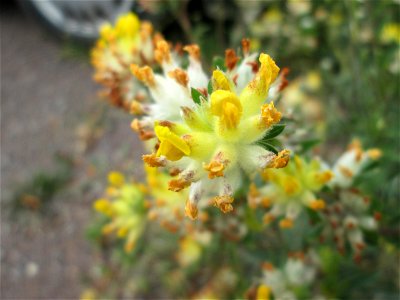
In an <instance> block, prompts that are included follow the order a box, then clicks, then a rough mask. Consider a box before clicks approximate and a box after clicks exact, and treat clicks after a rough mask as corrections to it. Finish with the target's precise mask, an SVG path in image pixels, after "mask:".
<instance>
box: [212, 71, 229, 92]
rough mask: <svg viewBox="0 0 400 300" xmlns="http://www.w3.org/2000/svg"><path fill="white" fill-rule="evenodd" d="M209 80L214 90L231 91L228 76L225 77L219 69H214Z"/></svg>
mask: <svg viewBox="0 0 400 300" xmlns="http://www.w3.org/2000/svg"><path fill="white" fill-rule="evenodd" d="M211 80H212V81H211V82H212V87H213V90H214V91H216V90H225V91H231V86H230V83H229V80H228V78H226V76H225V74H224V73H223V72H222V71H221V70H214V72H213V75H212V79H211Z"/></svg>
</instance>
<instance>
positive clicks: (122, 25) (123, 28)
mask: <svg viewBox="0 0 400 300" xmlns="http://www.w3.org/2000/svg"><path fill="white" fill-rule="evenodd" d="M139 28H140V21H139V18H138V17H137V16H136V15H135V14H133V13H129V14H126V15H124V16H121V17H119V18H118V20H117V23H116V25H115V30H116V32H117V34H118V36H120V37H131V38H132V37H135V35H136V34H137V33H138V32H139Z"/></svg>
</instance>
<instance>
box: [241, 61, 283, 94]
mask: <svg viewBox="0 0 400 300" xmlns="http://www.w3.org/2000/svg"><path fill="white" fill-rule="evenodd" d="M259 60H260V63H261V66H260V69H259V70H258V73H257V74H256V76H255V78H254V79H253V81H251V82H250V83H249V85H248V86H247V88H248V89H250V90H253V91H254V92H255V93H256V94H258V95H261V96H262V97H263V98H264V97H266V96H267V95H268V90H269V87H270V85H271V83H273V82H274V81H275V79H276V77H277V76H278V73H279V67H278V66H277V65H276V64H275V62H274V60H273V59H272V58H271V57H270V56H269V55H268V54H265V53H261V55H260V57H259Z"/></svg>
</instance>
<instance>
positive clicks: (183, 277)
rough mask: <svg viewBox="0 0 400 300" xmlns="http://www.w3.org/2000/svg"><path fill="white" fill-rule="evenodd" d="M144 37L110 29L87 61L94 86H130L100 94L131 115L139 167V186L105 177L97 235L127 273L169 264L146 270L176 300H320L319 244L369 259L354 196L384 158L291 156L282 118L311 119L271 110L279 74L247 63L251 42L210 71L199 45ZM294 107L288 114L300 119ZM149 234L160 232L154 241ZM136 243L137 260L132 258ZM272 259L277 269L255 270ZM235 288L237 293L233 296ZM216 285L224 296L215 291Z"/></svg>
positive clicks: (375, 154)
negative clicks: (122, 256) (117, 252)
mask: <svg viewBox="0 0 400 300" xmlns="http://www.w3.org/2000/svg"><path fill="white" fill-rule="evenodd" d="M290 3H292V2H290ZM292 4H293V3H292ZM304 9H305V10H308V8H307V7H304ZM140 24H142V25H140ZM143 26H144V28H142V27H143ZM140 28H142V29H140ZM149 28H151V26H150V25H148V24H147V25H143V23H140V22H139V21H138V20H137V19H136V17H135V16H133V15H128V16H123V17H121V19H120V20H119V21H117V24H116V26H115V27H112V26H111V25H106V26H105V27H103V29H102V31H101V38H100V40H99V42H98V43H97V45H96V48H95V50H93V57H94V58H95V61H96V62H95V67H96V73H97V75H96V77H102V76H103V77H102V78H103V79H107V78H108V77H107V76H109V74H110V73H108V72H109V71H110V70H113V71H112V72H111V73H113V74H114V73H118V74H124V76H125V77H123V78H129V80H128V81H129V84H130V85H129V88H128V89H125V87H126V85H125V83H123V82H122V81H114V82H113V84H112V85H110V86H112V87H116V86H118V88H119V89H118V93H119V96H120V99H124V100H123V103H124V105H125V107H129V109H127V111H129V112H130V113H131V114H132V115H134V117H133V121H132V123H131V128H132V129H133V131H135V132H136V133H138V135H139V137H140V138H141V140H142V141H143V142H144V153H146V154H144V155H143V156H142V159H143V161H144V163H145V166H144V170H145V174H146V180H145V181H144V182H141V183H131V182H128V181H127V180H126V179H125V178H124V176H123V175H122V174H119V173H110V176H109V182H110V187H109V188H108V189H106V193H105V196H104V197H103V198H101V199H99V200H97V201H96V202H95V204H94V207H95V209H96V210H97V211H99V212H101V213H102V214H104V215H106V216H107V222H106V224H105V225H103V228H102V232H103V234H109V233H111V232H115V233H116V234H117V236H119V237H120V238H124V239H125V240H126V243H125V251H126V252H127V253H133V254H130V255H131V257H132V259H133V261H135V262H136V264H138V265H140V264H141V263H144V261H147V263H150V262H151V261H153V260H154V259H156V258H155V257H153V256H152V255H153V254H152V253H153V252H154V253H156V252H157V251H159V252H157V253H160V255H164V256H163V257H166V259H165V260H170V262H169V263H168V264H167V265H164V264H162V263H160V264H159V265H157V266H155V268H154V269H157V272H158V274H162V276H165V277H168V278H178V279H179V282H182V284H181V285H180V286H179V287H178V286H177V285H174V284H172V283H171V280H172V279H171V280H166V283H165V284H166V286H167V287H169V288H170V292H171V293H172V294H174V293H175V295H180V296H181V295H192V296H194V297H203V296H205V295H207V297H238V295H239V297H242V296H243V295H245V294H246V297H247V298H249V299H298V298H310V299H311V298H313V297H316V296H318V297H319V296H321V293H322V294H323V291H322V290H321V289H320V288H319V284H320V279H319V278H318V276H316V275H317V273H318V272H320V265H321V264H322V263H323V261H322V260H323V258H321V257H320V255H321V251H319V249H320V248H319V247H320V243H321V242H322V243H330V244H332V245H336V248H337V249H338V252H339V253H341V255H347V253H351V254H352V256H353V257H354V258H355V260H356V262H360V261H361V260H362V255H363V252H362V251H363V250H364V249H366V248H367V247H368V244H367V243H368V241H367V239H366V238H365V233H367V234H368V232H371V231H376V230H377V229H378V224H379V223H378V221H379V219H380V218H381V215H380V213H379V212H378V211H373V210H372V209H373V207H372V205H370V204H371V201H370V198H369V197H367V196H366V195H365V194H364V193H363V192H362V191H361V190H360V189H359V186H358V183H359V181H360V180H362V177H361V176H360V175H362V174H364V173H367V172H368V170H369V169H371V163H372V162H373V161H377V160H378V159H379V157H380V156H381V151H380V150H378V149H375V148H374V149H369V150H363V149H362V147H361V143H360V142H359V141H354V142H353V143H352V144H351V145H350V146H349V148H348V150H347V151H345V152H344V153H343V154H342V155H341V156H340V157H339V158H338V159H337V160H336V163H334V164H330V163H329V161H328V160H324V159H323V158H321V157H320V156H319V155H316V154H315V153H316V152H312V151H310V150H315V147H314V145H315V144H312V145H311V146H308V148H307V147H305V146H302V147H299V145H302V142H303V141H301V135H300V141H299V136H298V135H296V131H297V130H301V128H297V127H299V126H301V123H296V122H292V120H293V114H301V113H304V116H300V117H299V118H298V119H299V120H303V121H304V120H307V118H308V115H307V110H299V111H291V112H290V110H289V109H288V107H285V101H284V99H283V100H282V102H280V99H281V98H282V97H285V93H281V92H282V91H283V90H284V89H285V88H286V86H287V85H288V80H287V78H286V77H287V74H288V69H287V68H284V69H282V70H280V68H279V67H278V66H277V63H276V62H275V61H274V60H273V58H272V57H271V56H269V55H268V54H266V53H263V52H261V53H257V52H252V51H251V50H250V49H251V43H250V41H249V40H248V39H243V40H242V47H241V49H239V50H238V51H235V50H234V49H227V50H226V51H225V59H224V60H219V61H218V63H217V64H215V65H214V66H213V68H212V69H211V70H208V69H207V68H206V67H205V65H206V64H205V63H204V62H203V61H202V56H201V48H200V47H199V46H198V45H196V44H190V45H187V46H184V47H183V48H182V49H181V50H183V52H182V51H180V48H179V47H175V46H174V45H173V44H172V43H169V42H168V41H166V40H165V39H164V38H162V37H161V36H158V35H156V37H155V38H154V37H152V36H151V34H150V31H151V30H150V29H149ZM132 49H134V51H132ZM184 52H186V53H187V54H186V55H185V54H184ZM118 57H119V58H118ZM120 58H123V63H121V59H120ZM310 76H311V75H310ZM114 78H115V77H114ZM118 78H122V77H118ZM312 78H313V80H311V81H312V82H313V83H314V84H312V86H314V87H315V85H318V86H320V84H321V82H320V77H319V75H317V74H315V73H312ZM100 81H102V80H100ZM316 81H317V83H315V82H316ZM104 82H105V81H103V83H104ZM289 86H290V83H289ZM110 91H111V90H110ZM137 93H142V95H145V96H143V97H138V94H137ZM296 95H299V93H296V92H295V91H292V93H291V95H290V97H292V98H293V97H296ZM139 98H140V99H139ZM292 100H293V99H291V100H290V101H292ZM301 101H302V100H301ZM301 101H300V102H296V99H295V100H294V102H295V103H296V104H297V105H300V106H301V105H302V102H301ZM286 103H289V102H286ZM286 114H287V115H286ZM319 121H320V120H319ZM286 126H287V127H288V128H289V130H285V127H286ZM278 149H279V150H278ZM215 207H216V208H218V209H215ZM276 224H278V225H279V226H275V225H276ZM158 225H161V227H163V228H165V229H167V231H162V232H160V231H157V230H156V229H155V228H157V227H158ZM149 232H150V233H149ZM155 232H157V233H155ZM160 236H161V238H160ZM288 236H289V237H290V236H291V237H292V238H291V239H290V240H289V241H287V240H286V239H287V237H288ZM139 240H142V241H143V243H144V245H145V246H143V247H141V248H140V249H138V251H133V249H134V245H135V243H136V242H137V241H139ZM160 241H161V242H160ZM168 241H172V242H171V243H169V242H168ZM285 241H286V242H285ZM167 245H169V246H168V247H167ZM166 248H168V249H166ZM155 249H157V250H155ZM346 250H349V251H346ZM293 252H295V254H290V255H288V254H287V253H293ZM304 253H306V254H304ZM322 256H323V255H322ZM140 257H144V258H143V261H141V258H140ZM146 257H147V258H148V257H151V258H148V259H147V260H146ZM324 257H325V256H324ZM271 259H272V260H275V261H274V265H278V266H282V267H281V268H279V267H278V268H276V267H273V264H271V263H266V261H270V260H271ZM139 261H140V262H139ZM158 261H159V260H158ZM156 264H158V263H156ZM214 264H215V265H214ZM149 266H150V265H147V267H149ZM131 268H132V269H134V268H135V264H132V265H131ZM144 268H146V267H144ZM261 269H262V270H263V271H262V272H261ZM248 270H252V271H251V272H252V273H251V275H249V276H247V271H248ZM254 270H258V271H256V272H255V271H254ZM202 276H203V277H202ZM238 276H239V277H240V278H242V279H243V280H239V281H243V283H244V284H240V283H238V284H237V286H235V283H237V282H238V281H237V277H238ZM247 277H248V278H247ZM199 278H200V279H199ZM213 278H220V279H218V280H221V282H224V284H223V285H221V286H217V284H216V283H215V282H213ZM204 283H206V284H204ZM137 288H139V287H137ZM246 291H247V293H246ZM139 294H140V293H139ZM132 295H136V293H135V292H133V293H132ZM323 296H325V295H323ZM328 296H331V295H330V294H329V295H328Z"/></svg>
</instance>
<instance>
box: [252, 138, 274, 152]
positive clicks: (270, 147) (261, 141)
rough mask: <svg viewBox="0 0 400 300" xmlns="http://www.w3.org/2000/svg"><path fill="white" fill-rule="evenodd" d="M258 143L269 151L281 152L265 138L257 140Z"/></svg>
mask: <svg viewBox="0 0 400 300" xmlns="http://www.w3.org/2000/svg"><path fill="white" fill-rule="evenodd" d="M256 145H259V146H261V147H263V148H264V149H266V150H268V151H271V152H274V153H275V154H278V152H279V151H278V150H277V149H276V148H275V147H274V146H272V145H271V144H269V143H267V142H266V141H263V140H260V141H258V142H256Z"/></svg>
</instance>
